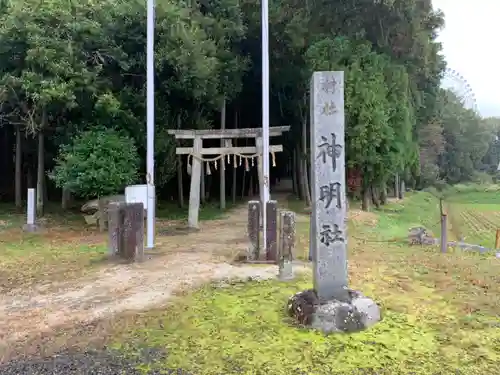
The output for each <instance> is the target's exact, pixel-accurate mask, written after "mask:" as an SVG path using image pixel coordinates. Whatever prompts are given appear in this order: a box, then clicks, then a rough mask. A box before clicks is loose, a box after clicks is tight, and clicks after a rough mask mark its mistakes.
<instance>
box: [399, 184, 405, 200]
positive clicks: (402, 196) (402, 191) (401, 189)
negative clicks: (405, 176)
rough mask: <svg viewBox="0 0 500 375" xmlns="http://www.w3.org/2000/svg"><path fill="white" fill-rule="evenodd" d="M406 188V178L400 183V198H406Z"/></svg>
mask: <svg viewBox="0 0 500 375" xmlns="http://www.w3.org/2000/svg"><path fill="white" fill-rule="evenodd" d="M405 190H406V186H405V180H401V182H400V184H399V199H404V197H405Z"/></svg>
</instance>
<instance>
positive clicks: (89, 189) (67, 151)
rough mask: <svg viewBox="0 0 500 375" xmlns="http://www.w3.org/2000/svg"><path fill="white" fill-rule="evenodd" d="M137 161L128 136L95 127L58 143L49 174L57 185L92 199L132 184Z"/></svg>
mask: <svg viewBox="0 0 500 375" xmlns="http://www.w3.org/2000/svg"><path fill="white" fill-rule="evenodd" d="M139 162H140V159H139V156H138V154H137V149H136V147H135V144H134V141H133V140H132V139H131V138H130V137H128V136H125V135H122V134H120V133H118V132H116V131H115V130H111V129H94V130H89V131H86V132H83V133H82V134H80V135H78V136H76V137H75V138H74V141H73V142H72V143H71V144H69V145H62V146H61V150H60V153H59V156H58V157H57V159H56V166H55V168H54V170H53V171H52V172H51V173H50V174H49V176H50V178H51V179H52V180H53V181H54V182H55V184H56V185H57V186H58V187H60V188H65V189H68V190H69V191H71V192H72V193H74V194H76V195H78V196H80V197H83V198H94V197H96V196H97V197H100V196H106V195H110V194H116V193H118V192H119V191H120V190H121V189H123V188H124V187H125V186H126V185H129V184H133V183H135V182H136V181H137V170H138V166H139Z"/></svg>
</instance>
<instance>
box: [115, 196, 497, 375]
mask: <svg viewBox="0 0 500 375" xmlns="http://www.w3.org/2000/svg"><path fill="white" fill-rule="evenodd" d="M436 207H437V201H436V200H435V199H434V198H433V197H432V196H431V195H430V194H427V193H416V194H410V195H408V197H407V199H406V200H405V201H404V202H402V203H394V204H390V205H388V206H387V207H386V208H385V209H384V210H383V211H380V212H378V213H377V216H378V220H377V222H376V224H375V225H369V226H364V225H362V224H359V223H357V224H356V225H353V223H351V225H350V226H351V228H350V233H351V234H352V237H351V239H350V241H349V271H350V283H351V286H352V287H353V288H354V289H358V290H360V291H362V292H363V293H364V294H366V295H368V296H371V297H372V298H374V299H375V300H376V301H378V303H379V304H380V305H381V307H382V309H383V321H382V322H380V323H379V324H377V325H376V326H374V327H373V328H372V329H370V330H367V331H364V332H361V333H356V334H349V335H347V334H337V335H330V336H324V335H323V334H321V333H319V332H315V331H311V330H307V329H303V328H299V327H296V326H294V324H293V322H291V321H289V319H288V318H287V317H286V314H285V306H286V302H287V299H288V297H289V296H291V295H292V294H293V293H295V292H297V291H300V290H303V289H306V288H310V287H311V277H310V275H305V276H304V277H302V278H299V279H297V280H295V281H294V282H288V283H283V282H277V281H265V282H250V283H237V284H235V285H232V286H231V287H226V288H220V287H215V286H205V287H203V288H201V289H199V290H196V291H194V292H190V293H188V294H186V295H184V296H183V297H181V298H179V299H178V300H176V301H175V303H174V304H172V306H171V307H169V308H166V309H163V310H160V311H153V312H146V313H142V314H139V315H136V314H135V315H134V316H133V317H131V316H128V317H126V318H125V317H124V318H123V319H122V320H120V319H118V320H114V321H113V324H112V329H110V331H109V332H108V334H109V335H110V336H109V340H108V342H112V343H113V345H112V346H113V347H114V348H117V349H119V350H120V351H122V352H123V353H125V354H127V355H130V356H134V355H136V354H138V353H140V352H141V351H142V350H143V349H144V347H148V348H159V349H162V350H164V351H165V352H166V354H167V355H166V357H165V359H164V360H161V361H158V362H156V364H155V367H160V368H169V369H173V368H181V369H183V370H185V371H188V372H190V373H193V374H200V375H210V374H255V375H257V374H266V375H280V374H283V375H285V374H286V375H288V374H315V375H316V374H317V375H320V374H325V375H326V374H357V373H359V374H362V373H364V374H455V373H460V374H479V373H481V374H483V373H489V374H495V373H497V374H498V373H500V370H499V369H498V364H499V363H500V319H499V318H498V317H499V315H500V261H499V260H498V259H496V258H495V257H494V256H492V255H491V254H485V255H478V254H474V253H464V252H460V251H454V252H449V253H447V254H441V253H440V252H439V250H438V249H437V248H423V247H418V246H417V247H408V246H407V245H406V244H404V242H403V241H392V242H384V241H383V240H384V239H385V240H388V239H390V238H394V237H398V236H404V234H405V233H406V231H407V230H408V228H409V227H411V226H414V225H426V224H427V225H429V224H430V225H431V226H432V223H434V221H437V220H438V218H439V217H438V214H437V209H436ZM298 235H299V237H301V238H302V241H299V243H302V244H304V243H307V241H304V238H308V233H307V224H306V223H303V224H299V227H298ZM356 238H361V239H362V240H357V239H356ZM299 251H301V252H302V253H304V254H306V251H307V249H306V248H300V249H299ZM150 366H151V365H144V369H145V370H146V369H147V368H149V367H150ZM363 371H364V372H363ZM456 371H459V372H456Z"/></svg>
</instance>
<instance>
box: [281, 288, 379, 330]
mask: <svg viewBox="0 0 500 375" xmlns="http://www.w3.org/2000/svg"><path fill="white" fill-rule="evenodd" d="M347 296H348V298H346V299H345V301H339V300H329V301H320V300H319V299H318V296H317V294H316V292H315V291H314V289H308V290H305V291H302V292H299V293H296V294H294V295H293V296H292V297H290V298H289V300H288V306H287V310H288V314H289V315H290V316H291V317H293V318H294V319H295V320H296V321H297V322H298V323H299V324H302V325H304V326H307V327H309V328H312V329H317V330H320V331H322V332H324V333H326V334H329V333H337V332H346V333H347V332H358V331H362V330H364V329H367V328H369V327H371V326H373V325H374V324H376V323H377V322H379V321H380V320H381V318H382V316H381V311H380V308H379V306H378V305H377V304H376V303H375V302H374V301H373V300H371V299H370V298H368V297H365V296H363V295H362V294H361V293H359V292H357V291H354V290H348V291H347Z"/></svg>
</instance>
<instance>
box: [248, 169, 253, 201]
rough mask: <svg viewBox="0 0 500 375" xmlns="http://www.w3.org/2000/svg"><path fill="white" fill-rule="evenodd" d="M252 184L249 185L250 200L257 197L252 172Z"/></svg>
mask: <svg viewBox="0 0 500 375" xmlns="http://www.w3.org/2000/svg"><path fill="white" fill-rule="evenodd" d="M249 174H250V184H249V187H248V196H249V197H250V198H253V196H254V195H255V190H254V188H253V187H254V181H253V180H254V178H253V173H252V172H250V173H249Z"/></svg>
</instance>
